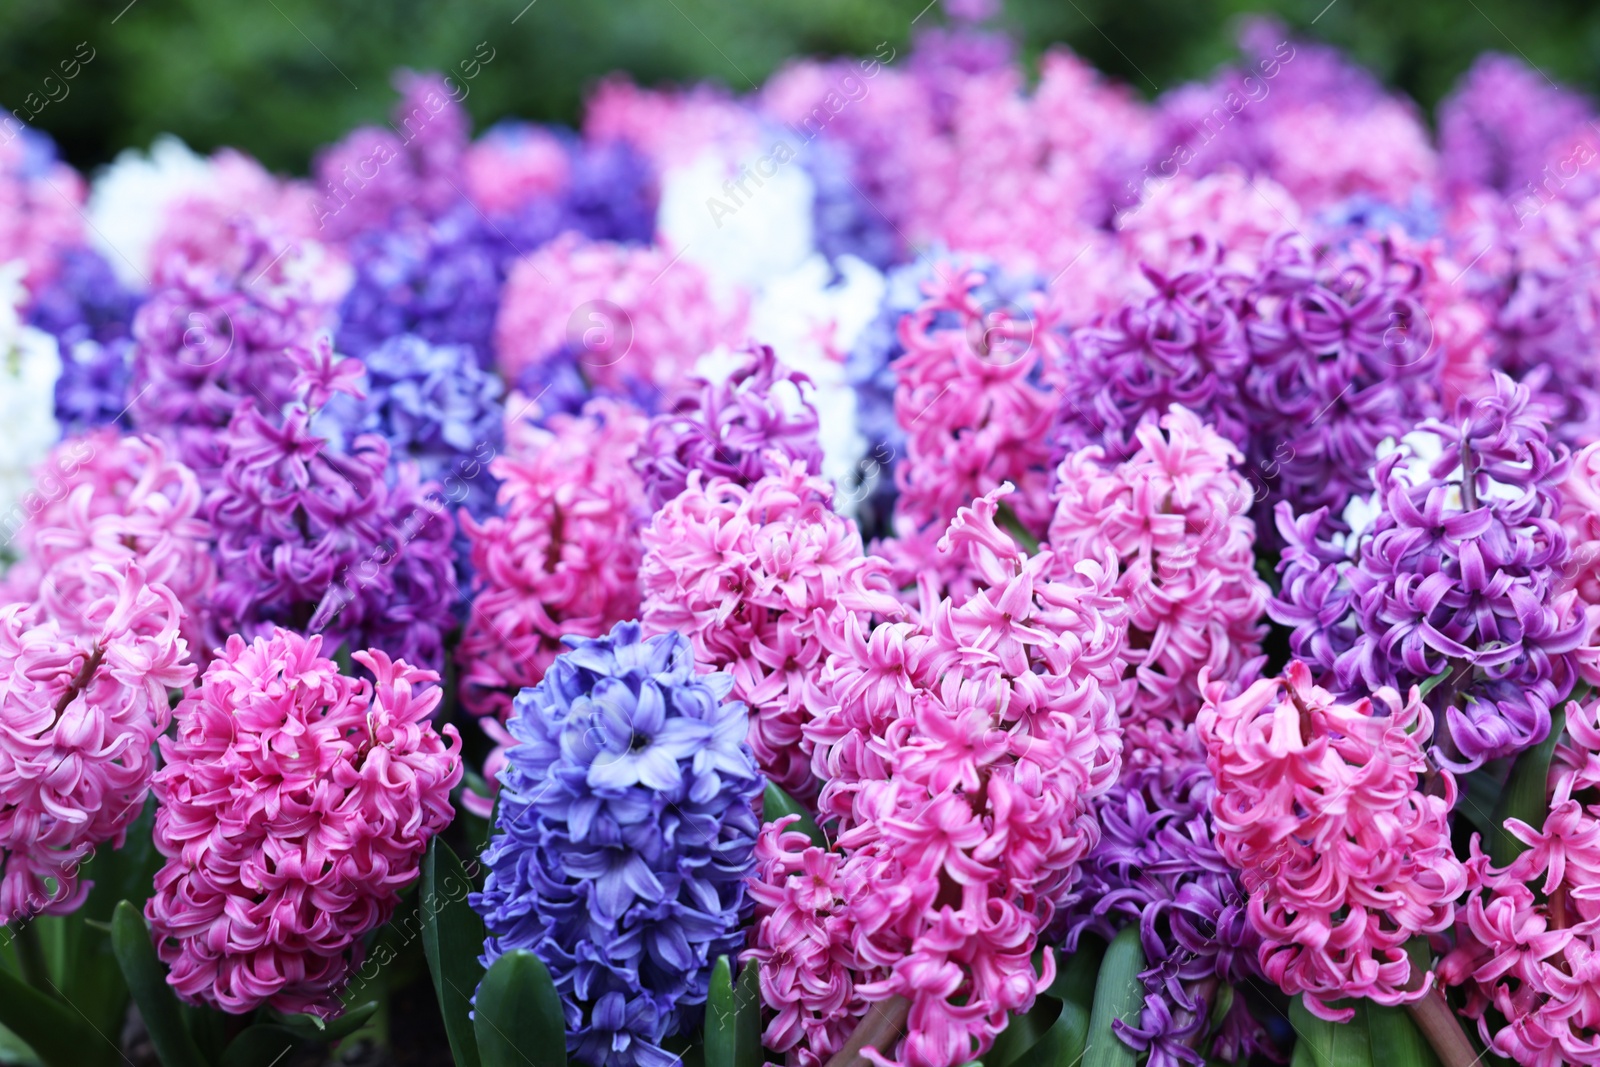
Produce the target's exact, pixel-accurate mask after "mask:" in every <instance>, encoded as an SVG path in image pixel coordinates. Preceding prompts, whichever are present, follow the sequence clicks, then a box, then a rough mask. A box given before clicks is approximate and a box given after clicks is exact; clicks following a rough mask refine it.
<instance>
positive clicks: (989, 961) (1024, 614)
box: [750, 490, 1125, 1067]
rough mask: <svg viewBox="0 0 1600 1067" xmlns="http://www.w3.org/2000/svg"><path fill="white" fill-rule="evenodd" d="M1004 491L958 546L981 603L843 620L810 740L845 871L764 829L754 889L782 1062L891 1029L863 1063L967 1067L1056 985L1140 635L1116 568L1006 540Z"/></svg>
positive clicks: (770, 1031) (953, 540)
mask: <svg viewBox="0 0 1600 1067" xmlns="http://www.w3.org/2000/svg"><path fill="white" fill-rule="evenodd" d="M1001 492H1004V490H999V491H997V492H996V493H994V494H991V495H989V496H987V497H984V498H981V499H979V500H976V501H974V502H973V504H972V505H971V507H969V508H964V509H962V510H961V511H960V512H959V513H958V516H957V518H956V520H955V522H953V523H952V524H951V526H950V529H949V532H948V534H947V536H946V538H945V541H944V548H945V550H946V551H949V552H952V553H958V554H961V555H963V556H966V557H968V559H967V560H966V561H965V563H964V564H963V566H965V567H968V568H970V569H972V570H973V571H974V572H976V573H978V574H980V575H981V576H982V577H983V579H984V581H983V584H982V586H981V587H980V588H979V589H977V590H976V591H975V592H974V593H973V594H972V595H971V596H969V597H966V598H965V599H963V600H960V601H956V600H952V599H949V598H944V599H937V598H933V597H931V596H930V598H929V602H928V603H927V606H926V610H925V611H924V612H922V613H921V615H920V616H919V617H913V618H905V617H901V618H893V617H891V616H888V614H887V613H884V615H883V617H884V618H885V620H886V621H882V622H880V623H879V624H877V625H876V626H873V625H872V621H873V620H872V616H871V615H870V614H868V613H867V612H863V611H859V610H852V611H846V612H841V613H839V615H838V616H837V617H836V618H834V619H832V620H830V631H831V632H830V633H829V641H830V647H831V648H832V649H833V650H834V651H832V652H831V654H830V656H829V658H828V661H827V665H826V668H825V670H824V673H823V677H822V680H821V682H820V687H821V689H822V691H823V692H824V693H831V694H832V700H833V702H834V703H832V704H831V705H830V706H828V707H827V708H826V709H825V710H823V711H822V713H821V714H820V715H819V716H818V717H817V719H816V721H814V722H813V723H811V724H810V725H809V726H808V727H807V728H806V732H807V734H808V735H809V737H810V738H811V740H812V742H813V744H814V745H815V750H814V752H813V757H812V759H813V764H814V767H815V769H816V773H817V776H818V777H819V778H821V779H823V780H824V782H825V784H824V786H823V790H822V793H821V796H820V797H819V799H818V805H819V809H820V811H821V814H822V818H823V819H824V820H825V821H826V822H828V823H831V824H832V826H833V828H834V832H835V833H836V834H837V837H836V852H827V851H824V850H823V849H821V848H819V847H817V846H811V847H809V848H802V847H801V846H802V844H803V842H802V841H801V840H800V839H799V838H798V837H797V835H795V834H793V833H792V832H786V824H783V823H781V822H780V823H777V824H772V825H769V826H767V827H766V828H765V829H764V830H763V840H762V844H761V849H762V852H761V857H762V865H761V871H760V878H761V887H760V888H757V889H754V890H752V892H753V893H755V895H756V896H757V899H758V901H759V902H760V905H761V907H760V909H759V910H758V922H757V925H756V932H755V939H754V947H753V948H752V950H751V953H750V954H751V956H752V957H753V958H754V959H756V960H758V961H760V963H761V964H762V969H761V988H762V997H763V999H764V1000H765V1001H766V1003H767V1005H768V1007H770V1008H772V1009H773V1010H774V1011H775V1012H776V1013H777V1014H776V1016H775V1017H774V1019H773V1020H772V1022H771V1023H770V1024H769V1025H768V1027H767V1031H766V1036H765V1039H764V1040H765V1044H766V1045H767V1047H768V1048H770V1049H772V1050H773V1051H775V1052H781V1053H784V1054H785V1055H786V1062H788V1063H791V1064H795V1065H805V1067H814V1065H816V1064H818V1063H821V1062H824V1061H826V1060H827V1058H828V1057H829V1056H830V1055H832V1054H833V1053H834V1052H836V1051H838V1050H839V1048H840V1047H841V1046H842V1045H843V1043H844V1042H845V1040H846V1039H847V1038H848V1036H849V1035H850V1033H851V1032H852V1031H853V1030H854V1029H855V1027H856V1026H857V1025H858V1023H859V1021H860V1019H861V1018H862V1017H863V1014H864V1013H865V1012H867V1011H868V1010H876V1011H878V1012H880V1013H882V1014H883V1016H884V1017H885V1018H887V1019H889V1020H891V1021H893V1022H895V1023H896V1024H897V1028H896V1033H899V1032H903V1033H904V1039H903V1040H898V1041H896V1040H889V1041H881V1042H880V1043H879V1044H878V1045H877V1046H876V1047H873V1046H869V1047H868V1048H866V1049H864V1050H863V1052H862V1055H864V1056H866V1057H868V1058H869V1059H871V1060H872V1061H873V1062H874V1063H877V1064H880V1065H886V1064H890V1063H896V1064H905V1065H907V1067H953V1065H955V1064H960V1063H965V1062H967V1061H969V1060H972V1059H974V1058H977V1057H981V1056H982V1055H983V1053H984V1052H985V1051H986V1050H987V1049H988V1048H989V1046H990V1043H991V1042H992V1041H993V1040H994V1037H995V1035H996V1034H997V1033H999V1032H1000V1030H1001V1029H1003V1028H1004V1027H1005V1025H1006V1019H1007V1014H1008V1013H1010V1012H1025V1011H1027V1010H1028V1009H1029V1008H1030V1007H1031V1006H1032V1004H1033V1001H1034V998H1035V996H1036V995H1037V993H1038V992H1039V991H1041V990H1043V989H1044V988H1046V987H1047V986H1049V984H1050V983H1051V981H1052V979H1053V975H1054V970H1055V965H1054V957H1053V955H1052V953H1050V952H1049V951H1048V950H1046V951H1045V952H1044V954H1043V964H1042V969H1041V970H1035V967H1034V963H1033V953H1034V949H1035V948H1036V947H1038V946H1039V945H1040V944H1041V937H1042V935H1043V933H1044V932H1045V930H1047V929H1048V928H1050V927H1051V926H1052V924H1053V923H1054V921H1055V920H1056V918H1057V916H1058V914H1059V913H1060V912H1062V911H1063V910H1064V909H1065V908H1066V907H1067V906H1068V905H1069V904H1070V903H1071V902H1072V900H1073V889H1074V886H1075V883H1076V882H1077V880H1078V876H1079V865H1080V863H1081V862H1082V860H1083V859H1084V857H1085V856H1086V855H1088V854H1089V852H1090V851H1091V850H1092V849H1093V848H1094V845H1095V843H1096V841H1097V840H1098V839H1099V836H1100V831H1099V825H1098V823H1097V821H1096V819H1095V817H1094V815H1093V813H1092V810H1091V806H1092V801H1093V798H1094V797H1096V796H1098V795H1100V794H1102V793H1104V792H1106V791H1107V790H1108V789H1110V788H1111V786H1112V784H1113V782H1115V780H1116V777H1117V773H1118V768H1119V765H1120V750H1121V738H1120V735H1119V731H1118V729H1117V720H1116V697H1117V693H1118V689H1119V687H1120V686H1121V684H1122V683H1121V678H1122V675H1123V670H1124V663H1123V661H1122V658H1121V654H1122V648H1123V643H1124V640H1125V631H1124V629H1123V624H1122V621H1121V618H1120V614H1119V606H1118V601H1117V599H1116V597H1115V596H1114V594H1113V577H1114V570H1112V569H1111V568H1110V566H1109V562H1110V561H1109V560H1107V561H1106V562H1104V563H1101V562H1097V561H1093V560H1084V561H1081V562H1080V563H1079V564H1078V566H1077V567H1076V568H1075V569H1070V570H1069V569H1067V568H1058V566H1057V563H1056V560H1055V559H1054V558H1053V556H1052V553H1051V552H1049V551H1048V550H1045V551H1043V552H1041V553H1039V554H1038V555H1035V556H1031V557H1030V556H1027V555H1024V554H1023V552H1022V551H1021V550H1020V549H1019V548H1018V547H1017V545H1016V543H1015V542H1014V541H1013V540H1012V539H1011V538H1010V537H1009V536H1008V535H1007V534H1005V533H1004V532H1003V531H1002V530H1001V529H1000V528H999V527H998V526H997V525H996V515H997V512H998V509H999V503H998V499H997V498H998V497H999V496H1000V494H1001ZM1058 570H1061V571H1066V573H1065V574H1064V575H1062V576H1060V577H1057V576H1056V575H1057V573H1058ZM902 1024H903V1025H902Z"/></svg>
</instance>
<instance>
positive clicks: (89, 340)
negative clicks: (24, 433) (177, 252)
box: [28, 248, 139, 432]
mask: <svg viewBox="0 0 1600 1067" xmlns="http://www.w3.org/2000/svg"><path fill="white" fill-rule="evenodd" d="M138 303H139V301H138V297H136V296H135V295H134V294H133V293H132V292H131V291H129V290H128V289H127V288H126V287H125V286H124V285H123V284H122V282H121V281H119V280H118V279H117V276H116V273H115V272H114V271H112V269H111V265H110V264H109V263H107V262H106V260H105V258H104V257H103V256H101V255H100V254H99V253H98V252H95V251H93V250H91V249H88V248H74V249H71V250H69V251H68V252H67V253H66V254H65V255H64V256H62V259H61V269H60V272H59V273H58V274H57V275H56V276H55V278H53V279H52V280H51V282H50V284H49V285H47V286H45V287H43V288H42V289H41V290H40V291H39V292H37V293H36V294H34V298H33V302H32V303H31V304H30V305H29V307H28V322H29V323H30V324H31V325H33V326H36V327H38V328H39V329H41V330H43V331H44V332H45V333H48V334H49V335H50V336H52V337H54V338H55V339H56V345H57V347H58V348H59V349H60V352H61V377H60V379H59V380H58V381H57V382H56V418H57V420H59V421H60V423H61V424H62V426H64V427H66V428H67V429H68V430H69V431H74V430H75V431H79V432H82V431H84V430H89V429H93V428H94V427H96V426H100V425H102V424H104V423H108V422H113V421H116V420H118V419H120V418H121V417H122V416H123V415H124V414H125V413H126V412H127V408H128V391H127V390H128V371H129V358H130V357H131V355H132V352H133V341H132V337H131V330H132V325H133V313H134V311H135V309H136V308H137V307H138Z"/></svg>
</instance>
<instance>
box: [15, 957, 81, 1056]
mask: <svg viewBox="0 0 1600 1067" xmlns="http://www.w3.org/2000/svg"><path fill="white" fill-rule="evenodd" d="M0 1023H3V1024H5V1027H6V1029H8V1030H10V1031H11V1032H12V1033H13V1034H16V1035H17V1036H18V1037H20V1038H21V1039H22V1040H24V1041H26V1042H27V1043H28V1046H29V1047H30V1048H32V1049H33V1051H34V1054H35V1055H37V1056H38V1057H39V1059H41V1060H43V1061H44V1062H45V1063H46V1064H47V1065H49V1067H77V1065H78V1064H80V1063H82V1062H83V1061H84V1058H85V1057H84V1052H85V1050H86V1049H93V1048H96V1047H97V1046H99V1045H102V1044H104V1043H105V1041H106V1039H105V1038H102V1037H101V1036H100V1035H98V1034H96V1033H95V1032H94V1030H93V1029H92V1028H90V1026H89V1025H88V1024H87V1023H86V1022H84V1020H83V1017H82V1016H81V1015H79V1014H78V1013H77V1012H75V1011H73V1010H72V1009H71V1008H69V1007H67V1006H66V1005H65V1004H62V1003H61V1002H60V1001H59V1000H56V999H55V998H54V997H50V996H47V995H45V994H44V993H41V992H40V991H39V990H37V989H35V988H33V987H32V986H31V985H28V984H27V983H26V982H24V981H23V980H22V979H20V978H18V977H17V976H16V975H14V974H12V973H11V972H10V971H8V970H6V969H4V968H0Z"/></svg>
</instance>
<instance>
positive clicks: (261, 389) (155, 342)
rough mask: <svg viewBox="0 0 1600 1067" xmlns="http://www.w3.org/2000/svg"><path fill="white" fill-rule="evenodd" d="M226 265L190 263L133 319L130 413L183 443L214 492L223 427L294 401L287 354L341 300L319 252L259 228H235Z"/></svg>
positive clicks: (137, 424) (180, 455)
mask: <svg viewBox="0 0 1600 1067" xmlns="http://www.w3.org/2000/svg"><path fill="white" fill-rule="evenodd" d="M235 237H236V242H237V244H236V247H235V249H234V252H235V256H234V258H233V260H232V261H231V262H230V263H228V264H226V265H225V266H209V267H208V266H186V267H184V268H182V269H179V270H175V271H173V272H171V273H172V277H171V278H170V280H168V281H167V283H166V284H165V285H164V286H163V287H161V288H159V289H158V290H157V291H156V292H154V293H152V294H151V296H150V297H149V299H147V300H146V301H145V302H144V303H143V304H141V305H140V307H139V310H138V312H137V313H136V314H135V315H134V319H133V338H134V352H133V373H132V377H131V380H130V381H129V384H128V389H129V403H128V416H129V419H130V421H131V422H132V423H133V426H134V428H135V429H137V430H140V431H141V432H146V433H153V434H157V435H159V436H162V437H164V438H166V439H168V440H169V441H171V442H173V443H174V444H175V445H176V458H177V459H178V460H180V461H181V462H183V463H184V464H186V465H188V466H189V467H191V468H192V469H194V471H195V472H196V473H197V474H199V475H200V476H201V479H202V482H203V484H205V485H206V487H207V488H210V487H211V484H212V480H213V478H214V475H215V473H216V472H217V470H218V469H219V468H220V467H221V466H222V457H221V454H220V451H219V439H220V438H221V436H222V434H221V431H222V430H223V429H224V428H225V427H227V425H228V423H229V420H231V419H232V418H233V415H234V412H236V411H237V410H238V409H239V408H240V407H241V406H242V405H244V404H246V403H255V404H258V405H259V406H260V407H261V409H262V410H264V411H266V412H269V413H271V414H273V415H276V413H277V412H278V410H279V409H280V408H282V407H283V406H285V405H287V404H290V403H292V402H293V401H294V400H295V399H296V397H297V395H298V389H297V387H296V384H295V383H296V379H297V377H298V375H299V373H300V370H299V367H298V366H297V365H296V363H295V361H294V360H293V359H292V358H290V356H289V355H288V353H289V351H290V350H292V349H301V348H305V347H308V346H310V345H311V344H312V343H313V340H314V338H315V337H316V336H317V333H318V331H319V330H321V329H323V328H325V327H326V326H327V325H329V323H330V321H331V320H330V316H331V315H332V313H333V303H334V299H335V298H336V294H335V293H332V292H330V291H329V290H328V289H327V287H326V285H325V281H326V279H324V278H322V277H321V276H319V273H318V271H317V269H316V266H315V262H314V256H313V253H312V252H311V251H310V250H309V249H306V248H304V247H303V246H302V244H301V243H300V242H293V243H290V244H288V246H287V247H284V246H283V245H281V244H275V243H274V242H275V241H281V240H282V237H281V235H275V234H274V233H272V231H270V230H268V229H265V228H263V227H259V226H256V225H255V224H253V223H244V222H241V223H239V224H238V225H237V227H236V230H235Z"/></svg>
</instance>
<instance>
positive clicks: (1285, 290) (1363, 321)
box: [1245, 234, 1443, 517]
mask: <svg viewBox="0 0 1600 1067" xmlns="http://www.w3.org/2000/svg"><path fill="white" fill-rule="evenodd" d="M1425 280H1426V278H1425V275H1424V271H1423V265H1422V263H1421V262H1420V261H1418V260H1417V259H1415V258H1413V257H1411V256H1409V255H1407V254H1405V253H1404V252H1402V251H1401V250H1399V249H1397V248H1396V247H1395V246H1394V245H1393V244H1392V243H1391V242H1389V241H1386V240H1385V241H1380V242H1378V243H1375V244H1374V243H1370V242H1367V241H1365V240H1358V241H1354V242H1352V243H1351V244H1350V245H1348V246H1347V247H1346V248H1344V249H1342V250H1329V249H1320V248H1316V247H1313V246H1312V244H1311V242H1310V241H1308V240H1306V239H1305V238H1303V237H1300V236H1298V235H1289V234H1282V235H1279V237H1278V238H1276V239H1274V240H1272V241H1270V242H1268V245H1267V248H1266V250H1265V251H1264V252H1263V255H1262V269H1261V275H1260V277H1259V278H1258V279H1257V280H1256V282H1255V284H1254V285H1253V287H1252V289H1251V292H1250V305H1251V310H1250V315H1249V317H1248V320H1247V322H1246V330H1247V334H1248V338H1249V346H1250V352H1251V368H1250V371H1249V376H1248V380H1247V383H1246V385H1245V395H1246V403H1247V408H1248V411H1249V419H1250V430H1251V434H1250V439H1249V450H1248V455H1247V458H1248V459H1249V460H1250V462H1251V464H1252V465H1253V466H1254V468H1255V471H1256V473H1257V478H1258V480H1259V481H1260V482H1262V483H1263V485H1264V487H1266V488H1270V490H1271V495H1272V498H1273V499H1275V500H1288V501H1290V502H1291V503H1292V504H1293V505H1294V506H1295V507H1296V508H1300V509H1307V508H1312V507H1319V506H1322V505H1327V506H1328V508H1329V510H1330V511H1332V512H1335V513H1338V512H1342V511H1343V510H1344V506H1345V504H1346V503H1347V502H1348V501H1349V499H1350V496H1351V494H1353V493H1357V492H1361V491H1363V490H1364V489H1365V488H1366V486H1367V485H1368V484H1369V482H1368V472H1369V471H1370V470H1371V469H1372V463H1373V460H1374V459H1376V457H1377V449H1378V445H1379V443H1380V442H1382V441H1383V440H1385V439H1386V438H1394V437H1399V436H1400V435H1401V434H1403V433H1405V432H1406V431H1407V430H1409V429H1411V427H1413V426H1415V425H1416V424H1417V422H1419V421H1420V420H1422V419H1424V418H1426V417H1428V416H1430V415H1435V414H1438V413H1439V410H1440V409H1439V392H1440V385H1439V374H1440V370H1441V368H1442V366H1443V355H1442V353H1441V351H1440V346H1438V345H1436V344H1434V337H1433V323H1432V320H1431V319H1430V318H1429V316H1428V312H1427V309H1426V308H1425V307H1424V306H1423V302H1422V287H1423V284H1424V282H1425ZM1263 517H1264V516H1263Z"/></svg>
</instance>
